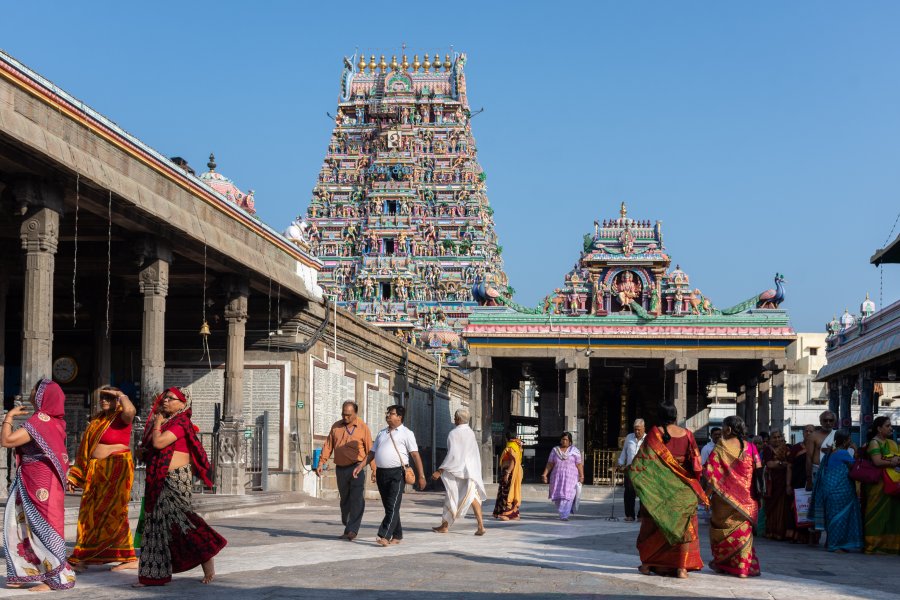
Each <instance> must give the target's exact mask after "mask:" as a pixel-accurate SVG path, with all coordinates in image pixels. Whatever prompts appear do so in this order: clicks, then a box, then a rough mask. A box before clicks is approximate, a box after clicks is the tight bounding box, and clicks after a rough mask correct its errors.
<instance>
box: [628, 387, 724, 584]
mask: <svg viewBox="0 0 900 600" xmlns="http://www.w3.org/2000/svg"><path fill="white" fill-rule="evenodd" d="M677 420H678V412H677V411H676V409H675V406H674V405H671V404H662V405H660V407H659V425H657V426H656V427H652V428H651V429H650V431H648V432H647V436H646V438H645V441H644V443H643V444H642V445H641V447H640V449H639V450H638V453H637V455H636V456H635V457H634V460H633V461H632V463H631V466H630V467H629V468H628V469H629V471H628V474H629V476H630V477H631V483H632V485H634V490H635V492H636V493H637V495H638V497H639V498H640V499H641V512H640V515H641V517H642V518H641V531H640V533H639V534H638V539H637V547H638V551H639V552H640V555H641V566H640V567H639V568H638V570H639V571H640V572H641V573H643V574H644V575H650V574H651V573H652V572H655V573H659V574H661V575H675V576H676V577H678V578H680V579H684V578H686V577H687V576H688V575H687V574H688V571H699V570H700V569H702V568H703V560H702V559H701V558H700V538H699V536H698V532H699V528H698V525H697V503H698V502H699V503H700V504H703V505H704V506H705V505H707V504H708V503H709V502H708V500H707V499H706V494H705V493H703V488H702V487H701V486H700V481H699V479H698V478H699V475H700V451H699V449H698V448H697V442H696V441H695V440H694V436H693V434H692V433H691V432H690V431H688V430H687V429H684V428H682V427H679V426H678V425H675V422H676V421H677Z"/></svg>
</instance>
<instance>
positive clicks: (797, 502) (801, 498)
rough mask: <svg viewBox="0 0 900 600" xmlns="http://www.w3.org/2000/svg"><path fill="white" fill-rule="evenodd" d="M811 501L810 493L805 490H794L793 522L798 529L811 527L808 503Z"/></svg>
mask: <svg viewBox="0 0 900 600" xmlns="http://www.w3.org/2000/svg"><path fill="white" fill-rule="evenodd" d="M811 500H812V492H810V491H807V490H806V488H796V489H795V490H794V520H795V522H796V523H797V527H798V528H801V529H802V528H805V527H812V524H813V522H812V519H810V518H809V503H810V501H811Z"/></svg>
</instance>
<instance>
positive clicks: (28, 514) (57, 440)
mask: <svg viewBox="0 0 900 600" xmlns="http://www.w3.org/2000/svg"><path fill="white" fill-rule="evenodd" d="M65 399H66V397H65V395H64V394H63V391H62V389H60V387H59V386H58V385H57V384H55V383H54V382H52V381H50V380H49V379H42V380H41V381H39V382H38V384H37V385H36V386H35V388H34V390H33V391H32V393H31V398H30V402H31V403H32V404H33V405H34V410H35V412H34V414H33V415H32V416H31V417H30V418H29V419H28V421H26V422H25V424H24V425H22V427H20V428H18V429H15V430H13V423H12V420H13V418H14V417H16V416H18V415H21V414H25V413H26V412H27V411H28V409H27V408H24V407H21V406H17V407H15V408H13V409H12V410H10V411H9V412H8V413H6V416H5V417H4V419H3V423H2V425H0V445H2V446H3V447H4V448H15V449H16V467H17V468H16V476H15V479H13V483H12V487H11V488H10V490H9V499H8V500H7V501H6V514H5V516H4V519H3V548H4V550H5V553H6V586H7V587H22V586H23V585H24V584H26V583H38V585H37V586H35V587H32V588H30V589H31V591H36V592H37V591H46V590H66V589H69V588H71V587H74V586H75V572H74V571H73V570H72V569H71V567H69V563H68V561H67V560H66V541H65V537H64V536H65V530H64V523H65V504H64V501H65V493H66V492H65V485H66V470H67V469H68V467H69V464H68V463H69V457H68V456H67V455H66V421H65V419H64V416H65V410H64V407H65Z"/></svg>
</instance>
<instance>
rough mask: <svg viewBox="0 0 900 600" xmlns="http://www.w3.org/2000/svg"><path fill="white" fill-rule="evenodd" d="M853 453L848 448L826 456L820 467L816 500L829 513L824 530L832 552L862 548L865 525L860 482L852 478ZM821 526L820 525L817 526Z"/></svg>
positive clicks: (826, 513)
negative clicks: (857, 482) (858, 492)
mask: <svg viewBox="0 0 900 600" xmlns="http://www.w3.org/2000/svg"><path fill="white" fill-rule="evenodd" d="M851 465H853V456H851V455H850V453H849V452H847V451H846V450H835V451H834V452H830V453H829V454H827V455H825V458H824V459H823V460H822V465H821V466H820V467H819V485H818V486H817V487H816V497H815V500H814V502H815V503H816V504H817V505H821V507H822V512H823V513H824V515H825V519H824V524H823V525H824V527H823V528H824V530H825V532H826V533H827V534H828V535H827V537H826V540H825V542H826V544H827V547H828V550H829V551H830V552H835V551H837V550H862V547H863V527H862V514H861V513H860V510H859V499H858V498H857V497H856V484H855V483H854V482H853V480H852V479H850V466H851ZM817 529H818V527H817Z"/></svg>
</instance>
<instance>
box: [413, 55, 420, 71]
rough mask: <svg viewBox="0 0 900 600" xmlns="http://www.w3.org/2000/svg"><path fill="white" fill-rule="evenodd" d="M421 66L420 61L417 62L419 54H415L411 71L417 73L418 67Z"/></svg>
mask: <svg viewBox="0 0 900 600" xmlns="http://www.w3.org/2000/svg"><path fill="white" fill-rule="evenodd" d="M421 66H422V63H420V62H419V55H418V54H416V55H414V56H413V65H412V67H413V73H418V71H419V67H421Z"/></svg>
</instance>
